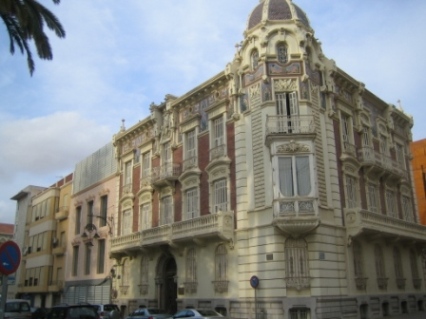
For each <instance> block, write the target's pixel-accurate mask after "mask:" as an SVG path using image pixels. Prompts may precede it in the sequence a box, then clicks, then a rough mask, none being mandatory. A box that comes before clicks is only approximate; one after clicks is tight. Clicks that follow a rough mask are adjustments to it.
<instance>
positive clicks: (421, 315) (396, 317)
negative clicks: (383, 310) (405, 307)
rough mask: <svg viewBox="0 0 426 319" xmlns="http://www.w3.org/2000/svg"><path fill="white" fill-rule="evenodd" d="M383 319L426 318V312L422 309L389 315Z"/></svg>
mask: <svg viewBox="0 0 426 319" xmlns="http://www.w3.org/2000/svg"><path fill="white" fill-rule="evenodd" d="M383 319H426V312H424V311H420V312H416V313H408V314H403V315H392V316H388V317H383Z"/></svg>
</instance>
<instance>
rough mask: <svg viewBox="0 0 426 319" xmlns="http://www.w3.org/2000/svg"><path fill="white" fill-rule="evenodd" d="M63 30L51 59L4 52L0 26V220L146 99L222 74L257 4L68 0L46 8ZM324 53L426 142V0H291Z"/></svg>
mask: <svg viewBox="0 0 426 319" xmlns="http://www.w3.org/2000/svg"><path fill="white" fill-rule="evenodd" d="M40 2H42V3H43V4H45V5H47V6H48V7H49V8H51V10H52V11H53V12H54V13H55V14H56V15H57V17H58V18H59V19H60V21H61V22H62V24H63V26H64V28H65V30H66V32H67V36H66V38H65V39H62V40H60V39H56V38H55V37H54V35H53V34H51V33H50V39H51V44H52V47H53V53H54V59H53V61H40V60H38V59H37V60H36V71H35V73H34V75H33V76H32V77H30V76H29V73H28V70H27V66H26V60H25V57H24V56H22V55H20V54H19V53H16V54H15V55H14V56H11V55H10V54H9V52H8V43H7V41H5V40H4V39H5V33H4V26H3V25H0V35H2V38H3V41H1V42H0V67H1V72H0V94H1V97H2V99H1V104H0V145H1V146H2V150H1V152H0V164H1V165H0V222H8V223H13V222H14V214H15V210H16V209H15V202H14V201H12V200H10V198H11V197H12V196H13V195H15V194H16V193H18V192H19V191H20V190H21V189H23V188H24V187H26V186H27V185H30V184H31V185H38V186H49V185H51V184H53V183H54V182H55V181H57V180H58V179H60V178H61V177H62V176H65V175H67V174H69V173H70V172H72V171H73V169H74V166H75V164H76V163H77V162H78V161H80V160H82V159H83V158H85V157H86V156H88V155H90V154H91V153H93V152H94V151H96V150H97V149H99V148H100V147H102V146H103V145H105V144H106V143H107V142H109V141H110V140H111V139H112V136H113V134H115V133H116V132H118V129H119V127H120V125H121V119H125V120H126V122H125V123H126V126H127V127H129V126H131V125H133V124H135V123H136V122H137V121H139V120H140V119H143V118H145V117H146V116H147V115H148V114H149V105H150V103H151V102H155V103H160V102H162V101H163V100H164V96H165V95H166V94H174V95H177V96H179V95H182V94H184V93H185V92H187V91H189V90H191V89H192V88H193V87H195V86H197V85H198V84H200V83H202V82H204V81H206V80H207V79H209V78H210V77H212V76H214V75H216V74H217V73H218V72H220V71H222V70H223V69H224V68H225V66H226V64H227V63H228V62H230V61H231V60H232V58H233V56H234V53H235V44H236V43H238V42H240V41H241V40H242V39H243V32H244V29H245V27H246V22H247V18H248V16H249V14H250V12H251V11H252V9H253V8H254V7H255V6H256V5H257V4H258V3H259V1H258V0H214V1H211V0H156V1H149V0H126V1H125V2H123V1H116V0H90V1H87V0H72V1H65V0H63V1H62V3H61V4H60V5H57V6H56V5H53V4H52V2H51V1H50V0H40ZM294 2H295V3H296V4H298V5H299V6H300V7H301V8H302V9H303V10H304V11H305V12H306V13H307V15H308V17H309V19H310V22H311V26H312V27H313V28H314V30H315V36H316V37H317V38H318V39H319V40H320V41H321V42H322V47H323V52H324V54H325V55H326V56H327V57H329V58H332V59H334V60H335V61H336V63H337V65H338V66H339V67H340V68H342V69H343V70H345V71H346V72H347V73H349V74H350V75H351V76H353V77H354V78H356V79H357V80H359V81H360V82H363V83H364V84H365V85H366V87H367V89H369V90H370V91H372V92H374V93H375V94H376V95H377V96H379V97H380V98H381V99H383V100H384V101H386V102H388V103H391V104H395V105H397V104H398V100H400V101H401V105H402V107H403V109H404V111H405V112H407V113H408V114H411V115H412V116H413V117H414V122H415V124H414V128H413V138H414V140H419V139H423V138H426V127H425V125H424V124H423V123H426V112H425V111H424V109H422V96H423V93H424V90H425V85H424V81H423V73H424V72H425V71H426V59H425V58H424V52H426V37H424V36H423V34H422V33H423V32H424V31H425V30H426V21H425V20H426V19H424V17H425V16H426V1H424V0H407V1H397V0H374V1H371V0H345V1H342V0H321V1H318V0H315V1H313V0H297V1H294Z"/></svg>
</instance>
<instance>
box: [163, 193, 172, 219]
mask: <svg viewBox="0 0 426 319" xmlns="http://www.w3.org/2000/svg"><path fill="white" fill-rule="evenodd" d="M160 205H161V207H160V225H167V224H171V223H173V208H172V196H166V197H163V198H162V199H161V203H160Z"/></svg>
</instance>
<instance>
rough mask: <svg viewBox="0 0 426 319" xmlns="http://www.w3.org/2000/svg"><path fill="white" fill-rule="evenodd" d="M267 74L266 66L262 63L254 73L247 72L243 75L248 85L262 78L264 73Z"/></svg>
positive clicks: (245, 84)
mask: <svg viewBox="0 0 426 319" xmlns="http://www.w3.org/2000/svg"><path fill="white" fill-rule="evenodd" d="M263 74H265V70H264V66H263V65H261V66H260V67H259V68H258V69H257V70H256V71H254V72H253V73H247V74H245V75H244V77H243V82H244V84H243V85H244V86H248V85H250V84H253V83H254V82H256V81H258V80H260V79H261V78H262V75H263Z"/></svg>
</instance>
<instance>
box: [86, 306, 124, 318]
mask: <svg viewBox="0 0 426 319" xmlns="http://www.w3.org/2000/svg"><path fill="white" fill-rule="evenodd" d="M93 306H95V307H96V310H97V312H98V314H99V318H100V319H120V318H121V313H120V308H118V306H117V305H114V304H94V305H93Z"/></svg>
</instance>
